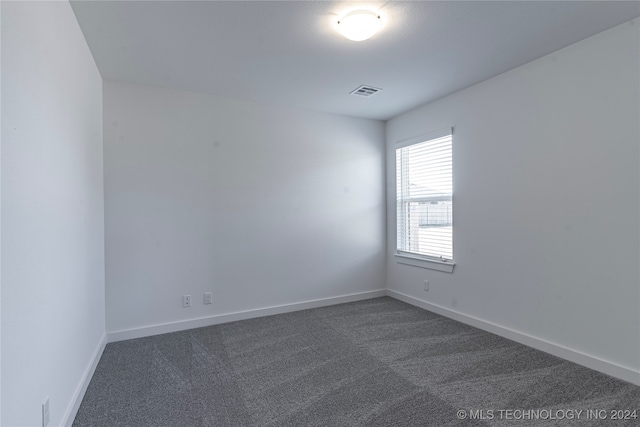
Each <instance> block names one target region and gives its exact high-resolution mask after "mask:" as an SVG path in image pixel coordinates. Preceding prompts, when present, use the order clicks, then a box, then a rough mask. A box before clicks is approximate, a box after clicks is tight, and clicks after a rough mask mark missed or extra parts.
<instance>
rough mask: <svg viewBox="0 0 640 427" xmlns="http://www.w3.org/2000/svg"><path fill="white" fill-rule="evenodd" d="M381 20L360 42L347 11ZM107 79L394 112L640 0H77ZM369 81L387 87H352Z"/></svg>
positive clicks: (364, 112)
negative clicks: (346, 29)
mask: <svg viewBox="0 0 640 427" xmlns="http://www.w3.org/2000/svg"><path fill="white" fill-rule="evenodd" d="M363 6H370V7H372V8H373V9H374V10H377V11H379V13H380V15H381V17H382V19H383V29H382V30H381V31H380V32H379V33H378V34H377V35H375V36H374V37H373V38H372V39H369V40H367V41H364V42H360V43H357V42H352V41H349V40H346V39H345V38H343V37H342V36H340V35H339V34H338V33H337V31H336V28H335V26H336V24H335V22H336V21H337V19H338V17H339V16H340V15H341V14H343V13H344V12H345V11H349V10H353V9H354V8H362V7H363ZM72 7H73V10H74V12H75V14H76V16H77V18H78V22H79V23H80V27H81V28H82V31H83V33H84V35H85V37H86V40H87V43H88V44H89V47H90V49H91V51H92V53H93V56H94V58H95V61H96V64H97V65H98V68H99V70H100V73H101V74H102V77H103V78H104V79H113V80H120V81H126V82H133V83H142V84H149V85H156V86H163V87H168V88H173V89H181V90H188V91H194V92H201V93H208V94H213V95H219V96H226V97H234V98H241V99H249V100H255V101H258V102H267V103H271V104H278V105H286V106H293V107H299V108H307V109H314V110H319V111H325V112H330V113H336V114H344V115H349V116H356V117H364V118H372V119H380V120H386V119H389V118H391V117H394V116H396V115H398V114H400V113H402V112H404V111H407V110H410V109H412V108H414V107H416V106H418V105H421V104H424V103H427V102H430V101H433V100H435V99H438V98H441V97H443V96H446V95H448V94H450V93H453V92H456V91H458V90H460V89H463V88H465V87H468V86H471V85H473V84H475V83H478V82H480V81H483V80H486V79H488V78H490V77H492V76H495V75H497V74H500V73H503V72H505V71H507V70H510V69H512V68H515V67H517V66H519V65H522V64H525V63H527V62H529V61H532V60H534V59H536V58H539V57H541V56H543V55H545V54H548V53H551V52H553V51H555V50H558V49H560V48H563V47H565V46H568V45H570V44H572V43H575V42H577V41H579V40H582V39H584V38H586V37H589V36H591V35H594V34H596V33H599V32H601V31H603V30H606V29H608V28H611V27H613V26H615V25H618V24H621V23H623V22H626V21H629V20H631V19H634V18H636V17H638V16H639V15H640V2H638V1H623V2H613V1H603V2H597V1H549V2H542V1H510V2H495V1H411V2H398V1H393V2H334V1H254V2H249V1H193V2H191V1H175V2H173V1H171V2H169V1H139V2H138V1H106V2H105V1H72ZM361 84H366V85H372V86H375V87H378V88H382V89H383V90H382V91H381V92H379V93H377V94H376V95H374V96H372V97H369V98H362V97H357V96H353V95H349V92H350V91H352V90H353V89H355V88H356V87H358V86H359V85H361Z"/></svg>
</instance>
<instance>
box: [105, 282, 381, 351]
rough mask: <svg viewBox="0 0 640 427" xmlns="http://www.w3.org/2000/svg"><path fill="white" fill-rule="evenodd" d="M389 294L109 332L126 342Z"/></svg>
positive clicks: (362, 294)
mask: <svg viewBox="0 0 640 427" xmlns="http://www.w3.org/2000/svg"><path fill="white" fill-rule="evenodd" d="M386 295H387V291H386V290H385V289H380V290H376V291H367V292H360V293H356V294H349V295H342V296H339V297H330V298H320V299H314V300H310V301H302V302H297V303H292V304H282V305H277V306H273V307H266V308H258V309H254V310H246V311H237V312H234V313H225V314H217V315H214V316H208V317H200V318H198V319H189V320H180V321H177V322H170V323H162V324H159V325H150V326H143V327H141V328H133V329H124V330H120V331H113V332H109V333H107V341H108V342H116V341H124V340H130V339H134V338H143V337H149V336H152V335H160V334H166V333H169V332H178V331H185V330H188V329H194V328H202V327H204V326H212V325H218V324H221V323H229V322H236V321H238V320H246V319H253V318H256V317H264V316H271V315H274V314H282V313H290V312H292V311H299V310H307V309H309V308H317V307H324V306H328V305H334V304H342V303H345V302H354V301H360V300H365V299H371V298H379V297H384V296H386Z"/></svg>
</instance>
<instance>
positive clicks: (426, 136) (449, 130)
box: [395, 127, 453, 150]
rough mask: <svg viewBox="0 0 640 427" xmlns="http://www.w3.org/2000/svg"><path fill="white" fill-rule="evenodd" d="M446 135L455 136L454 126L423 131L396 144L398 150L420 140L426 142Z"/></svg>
mask: <svg viewBox="0 0 640 427" xmlns="http://www.w3.org/2000/svg"><path fill="white" fill-rule="evenodd" d="M445 136H453V127H446V128H443V129H436V130H434V131H431V132H427V133H423V134H422V135H418V136H414V137H412V138H407V139H403V140H401V141H397V142H396V144H395V148H396V150H397V149H398V148H404V147H408V146H410V145H413V144H417V143H419V142H425V141H429V140H432V139H437V138H442V137H445Z"/></svg>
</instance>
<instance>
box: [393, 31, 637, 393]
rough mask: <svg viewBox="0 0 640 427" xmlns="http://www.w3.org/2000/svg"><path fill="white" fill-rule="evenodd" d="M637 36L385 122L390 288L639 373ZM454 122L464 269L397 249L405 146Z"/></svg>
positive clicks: (577, 48) (607, 41) (616, 38)
mask: <svg viewBox="0 0 640 427" xmlns="http://www.w3.org/2000/svg"><path fill="white" fill-rule="evenodd" d="M639 35H640V34H639V25H638V21H637V20H635V21H632V22H631V23H626V24H624V25H621V26H618V27H615V28H613V29H610V30H608V31H605V32H603V33H600V34H598V35H596V36H594V37H591V38H589V39H586V40H583V41H581V42H579V43H576V44H575V45H572V46H570V47H568V48H565V49H563V50H560V51H558V52H555V53H553V54H551V55H548V56H545V57H543V58H540V59H539V60H536V61H534V62H531V63H529V64H527V65H524V66H522V67H519V68H517V69H514V70H512V71H509V72H507V73H505V74H502V75H500V76H497V77H495V78H493V79H490V80H488V81H485V82H483V83H481V84H478V85H476V86H473V87H471V88H468V89H466V90H463V91H461V92H458V93H456V94H454V95H452V96H449V97H447V98H444V99H441V100H439V101H436V102H434V103H431V104H428V105H426V106H423V107H421V108H418V109H416V110H413V111H410V112H408V113H405V114H403V115H401V116H399V117H396V118H394V119H392V120H390V121H389V122H388V123H387V156H388V161H387V200H388V205H387V218H388V222H387V227H388V235H387V238H388V255H387V258H388V262H389V264H388V287H389V289H391V290H394V291H397V292H400V293H403V294H405V295H408V296H410V297H413V298H417V299H420V300H423V301H426V302H428V303H430V304H433V305H434V306H439V307H442V308H445V309H447V310H451V311H453V312H458V313H462V314H464V315H466V316H469V317H473V318H477V319H480V320H482V321H485V322H489V323H493V324H495V325H498V326H499V327H502V328H506V329H512V330H514V331H516V332H518V333H521V334H525V335H528V336H531V337H533V338H537V339H539V340H542V341H546V342H549V343H552V344H555V345H557V346H559V347H562V348H564V347H566V348H569V349H572V350H575V351H576V352H578V353H584V354H586V355H588V356H590V357H593V358H595V359H599V360H602V361H605V362H609V363H611V364H613V365H619V366H621V367H624V368H627V369H628V370H630V372H633V371H635V372H636V373H637V372H638V371H639V370H640V342H639V340H640V291H639V289H640V280H639V270H638V260H639V259H640V251H639V236H640V229H639V214H640V206H639V190H640V188H639V173H638V171H639V150H638V144H639V141H640V131H639V117H640V95H639V76H640V67H639V59H638V57H639V53H640V42H639V40H640V37H639ZM447 126H453V127H454V128H455V130H454V142H453V144H454V145H453V146H454V149H453V150H454V152H453V157H454V159H453V161H454V171H455V172H454V175H455V176H454V186H455V188H454V223H455V226H454V227H455V228H454V230H455V231H454V234H455V235H454V258H455V261H456V263H457V266H456V267H455V271H454V272H453V274H447V273H440V272H436V271H432V270H426V269H421V268H417V267H411V266H407V265H401V264H398V263H397V262H396V261H395V260H394V257H393V252H394V251H395V247H396V246H395V242H396V236H395V219H396V214H395V202H394V200H395V176H394V171H395V164H394V162H395V160H394V144H395V142H396V141H399V140H403V139H406V138H410V137H413V136H417V135H420V134H423V133H426V132H429V131H431V130H434V129H436V130H437V129H441V128H444V127H447ZM424 279H429V280H430V281H431V282H430V285H431V289H430V291H429V292H425V291H424V290H423V280H424ZM449 313H451V312H449ZM638 379H640V376H638V377H637V379H636V381H638Z"/></svg>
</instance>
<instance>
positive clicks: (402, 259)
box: [395, 254, 456, 273]
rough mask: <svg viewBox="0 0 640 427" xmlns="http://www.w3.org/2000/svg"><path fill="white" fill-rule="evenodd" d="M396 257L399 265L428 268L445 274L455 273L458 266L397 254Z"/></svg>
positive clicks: (451, 263)
mask: <svg viewBox="0 0 640 427" xmlns="http://www.w3.org/2000/svg"><path fill="white" fill-rule="evenodd" d="M395 257H396V261H397V262H398V264H406V265H412V266H414V267H420V268H427V269H429V270H436V271H442V272H444V273H453V268H454V267H455V266H456V265H455V264H454V263H453V262H444V261H437V260H433V259H426V258H419V257H414V256H409V255H404V254H395Z"/></svg>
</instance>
